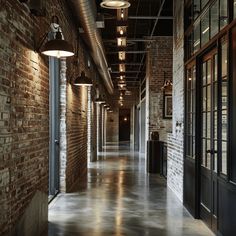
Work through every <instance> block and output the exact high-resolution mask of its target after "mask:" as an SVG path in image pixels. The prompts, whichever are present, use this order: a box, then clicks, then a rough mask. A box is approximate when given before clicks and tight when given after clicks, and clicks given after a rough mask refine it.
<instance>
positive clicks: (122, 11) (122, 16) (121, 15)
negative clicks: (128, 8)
mask: <svg viewBox="0 0 236 236" xmlns="http://www.w3.org/2000/svg"><path fill="white" fill-rule="evenodd" d="M120 17H121V19H124V10H123V9H122V10H121V14H120Z"/></svg>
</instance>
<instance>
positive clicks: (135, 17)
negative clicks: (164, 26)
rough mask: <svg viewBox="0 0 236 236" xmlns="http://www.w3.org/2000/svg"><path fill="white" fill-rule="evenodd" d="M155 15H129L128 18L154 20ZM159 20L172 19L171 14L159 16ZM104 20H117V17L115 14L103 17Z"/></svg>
mask: <svg viewBox="0 0 236 236" xmlns="http://www.w3.org/2000/svg"><path fill="white" fill-rule="evenodd" d="M157 18H158V17H157V16H129V17H128V19H129V20H156V19H157ZM158 19H159V20H173V19H174V17H173V16H160V17H159V18H158ZM105 20H117V17H115V16H108V17H105Z"/></svg>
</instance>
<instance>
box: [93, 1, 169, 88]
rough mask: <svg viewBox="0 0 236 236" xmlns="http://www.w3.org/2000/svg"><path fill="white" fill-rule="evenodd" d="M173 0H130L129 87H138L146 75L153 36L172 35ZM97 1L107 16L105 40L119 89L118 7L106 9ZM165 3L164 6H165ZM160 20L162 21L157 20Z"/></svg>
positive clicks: (113, 78) (127, 60) (127, 55)
mask: <svg viewBox="0 0 236 236" xmlns="http://www.w3.org/2000/svg"><path fill="white" fill-rule="evenodd" d="M172 1H173V0H165V2H164V5H163V4H162V2H163V0H130V1H129V2H130V3H131V6H130V7H129V8H128V21H127V26H128V27H127V46H126V47H125V51H126V59H125V62H124V63H125V68H126V70H125V72H124V75H125V79H126V84H127V89H128V90H129V89H134V88H138V87H139V84H140V81H142V80H143V78H144V77H145V71H146V68H145V63H146V60H145V58H146V51H147V47H148V44H149V43H150V42H151V39H150V37H151V36H170V35H172V31H173V30H172V22H173V9H172V8H173V4H172ZM100 3H101V0H96V4H97V12H98V13H101V14H102V15H103V16H104V21H105V27H104V28H102V29H101V33H102V40H103V43H104V47H105V50H106V57H107V62H108V66H109V68H110V74H111V78H112V81H113V83H114V86H115V88H117V83H118V80H119V77H120V71H119V64H120V61H119V59H118V46H117V10H111V9H105V8H101V6H100ZM162 6H163V7H162ZM157 19H158V20H157Z"/></svg>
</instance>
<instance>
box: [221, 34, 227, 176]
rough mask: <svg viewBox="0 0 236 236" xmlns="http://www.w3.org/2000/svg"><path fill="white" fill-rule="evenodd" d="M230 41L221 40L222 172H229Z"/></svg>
mask: <svg viewBox="0 0 236 236" xmlns="http://www.w3.org/2000/svg"><path fill="white" fill-rule="evenodd" d="M227 65H228V43H227V39H226V37H224V38H223V39H222V40H221V124H222V128H221V173H223V174H225V175H226V174H227V156H228V155H227V154H228V151H227V146H228V69H227V68H228V66H227Z"/></svg>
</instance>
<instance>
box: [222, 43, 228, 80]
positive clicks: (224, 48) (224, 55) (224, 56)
mask: <svg viewBox="0 0 236 236" xmlns="http://www.w3.org/2000/svg"><path fill="white" fill-rule="evenodd" d="M227 45H228V44H227V41H224V42H222V51H221V53H222V59H221V62H222V69H221V70H222V73H221V76H222V77H225V76H227V74H228V73H227V72H228V70H227V64H228V56H227V55H228V52H227Z"/></svg>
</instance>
